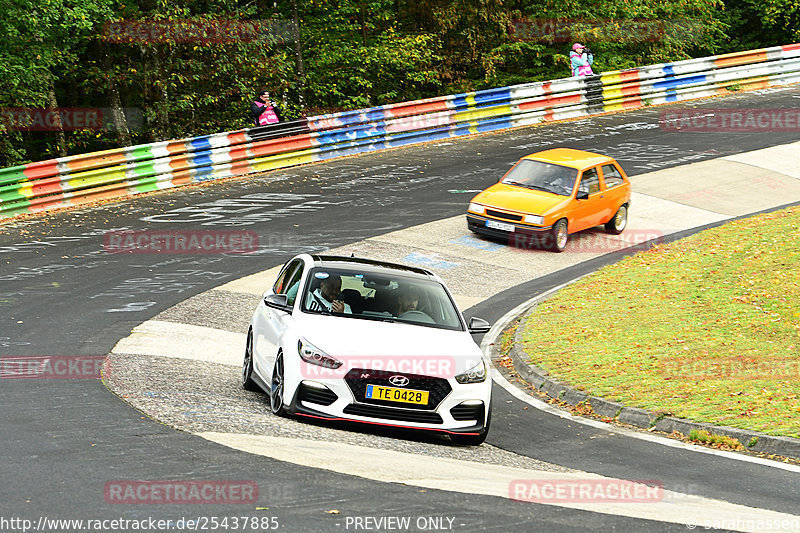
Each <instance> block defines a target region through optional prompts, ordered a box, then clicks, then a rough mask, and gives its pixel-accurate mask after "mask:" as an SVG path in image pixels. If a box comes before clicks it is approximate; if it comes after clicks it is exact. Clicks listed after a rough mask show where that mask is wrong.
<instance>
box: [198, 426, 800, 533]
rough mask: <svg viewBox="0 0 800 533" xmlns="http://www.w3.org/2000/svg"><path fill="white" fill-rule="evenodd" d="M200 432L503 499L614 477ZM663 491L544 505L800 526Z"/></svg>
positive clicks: (232, 443)
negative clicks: (631, 498)
mask: <svg viewBox="0 0 800 533" xmlns="http://www.w3.org/2000/svg"><path fill="white" fill-rule="evenodd" d="M198 435H199V436H201V437H203V438H205V439H207V440H210V441H212V442H216V443H218V444H222V445H224V446H228V447H230V448H234V449H237V450H241V451H244V452H248V453H254V454H257V455H262V456H266V457H271V458H273V459H277V460H279V461H287V462H291V463H294V464H298V465H302V466H309V467H313V468H324V469H325V470H331V471H333V472H339V473H341V474H346V475H350V476H358V477H361V478H366V479H373V480H376V481H383V482H389V483H402V484H404V485H411V486H414V487H424V488H429V489H438V490H446V491H451V492H460V493H464V494H482V495H486V496H497V497H500V498H510V496H511V495H510V494H509V487H511V483H512V482H514V481H519V480H527V481H538V482H543V481H546V482H551V483H553V484H558V483H562V484H563V485H566V484H569V483H575V482H578V481H595V480H605V481H608V482H613V481H615V480H614V479H613V478H607V477H604V476H600V475H597V474H591V473H586V472H548V471H542V470H527V469H523V468H512V467H507V466H500V465H490V464H484V463H473V462H469V461H461V460H457V459H448V458H437V457H426V456H424V455H415V454H411V453H405V452H398V451H393V450H379V449H375V448H363V447H361V446H353V445H350V444H344V443H339V442H329V441H298V440H297V439H293V438H285V437H272V436H264V435H246V434H239V433H214V432H208V433H198ZM663 494H664V497H663V499H662V500H660V501H649V502H644V503H609V502H608V501H607V500H606V501H602V502H597V501H595V502H592V501H584V502H582V501H579V502H556V501H553V502H552V503H547V504H545V505H554V506H557V507H566V508H570V509H582V510H585V511H591V512H595V513H603V514H610V515H616V516H627V517H630V518H641V519H645V520H658V521H660V522H670V523H673V524H692V525H695V526H701V527H702V526H703V525H704V524H705V523H706V521H707V520H709V518H710V517H713V520H714V521H717V522H721V523H737V522H742V523H745V522H747V521H754V522H760V523H762V524H765V523H773V524H778V523H780V521H788V522H789V523H791V521H792V520H794V521H795V523H796V524H798V525H800V517H799V516H793V515H789V514H784V513H778V512H774V511H768V510H763V509H756V508H753V507H746V506H744V505H736V504H732V503H728V502H724V501H720V500H712V499H708V498H703V497H701V496H692V495H686V494H680V493H676V492H671V491H664V492H663ZM767 521H771V522H767ZM745 527H746V526H743V527H740V528H739V529H736V531H748V529H746V528H745ZM728 529H730V528H728ZM759 531H786V529H785V528H784V529H777V528H765V529H759Z"/></svg>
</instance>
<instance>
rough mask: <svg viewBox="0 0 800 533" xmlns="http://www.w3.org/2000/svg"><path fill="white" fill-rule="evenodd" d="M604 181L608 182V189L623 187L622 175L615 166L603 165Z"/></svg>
mask: <svg viewBox="0 0 800 533" xmlns="http://www.w3.org/2000/svg"><path fill="white" fill-rule="evenodd" d="M603 180H604V181H605V182H606V189H610V188H611V187H616V186H617V185H622V181H623V180H622V174H620V172H619V169H618V168H617V167H615V166H614V165H603Z"/></svg>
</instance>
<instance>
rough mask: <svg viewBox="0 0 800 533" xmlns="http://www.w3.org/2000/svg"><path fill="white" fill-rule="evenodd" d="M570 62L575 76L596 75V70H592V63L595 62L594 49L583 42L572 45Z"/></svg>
mask: <svg viewBox="0 0 800 533" xmlns="http://www.w3.org/2000/svg"><path fill="white" fill-rule="evenodd" d="M569 62H570V64H571V66H572V75H573V76H593V75H594V72H592V63H594V56H593V55H592V51H591V50H589V49H588V48H586V47H585V46H583V45H582V44H581V43H575V44H573V45H572V52H571V53H570V54H569Z"/></svg>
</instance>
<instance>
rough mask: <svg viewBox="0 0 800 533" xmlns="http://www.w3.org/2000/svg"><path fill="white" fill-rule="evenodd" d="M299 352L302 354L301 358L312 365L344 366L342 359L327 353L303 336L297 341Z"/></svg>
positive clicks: (326, 366)
mask: <svg viewBox="0 0 800 533" xmlns="http://www.w3.org/2000/svg"><path fill="white" fill-rule="evenodd" d="M297 353H299V354H300V358H301V359H302V360H303V361H305V362H306V363H311V364H312V365H318V366H324V367H325V368H339V367H340V366H342V362H341V361H339V360H338V359H336V358H335V357H331V356H330V355H328V354H326V353H325V352H323V351H322V350H320V349H319V348H317V347H316V346H314V345H313V344H311V343H310V342H308V341H307V340H306V339H304V338H302V337H300V340H298V341H297Z"/></svg>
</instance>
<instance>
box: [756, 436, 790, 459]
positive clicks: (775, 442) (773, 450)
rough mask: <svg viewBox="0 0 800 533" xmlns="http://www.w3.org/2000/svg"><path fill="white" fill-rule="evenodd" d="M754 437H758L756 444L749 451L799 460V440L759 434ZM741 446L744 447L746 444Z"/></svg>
mask: <svg viewBox="0 0 800 533" xmlns="http://www.w3.org/2000/svg"><path fill="white" fill-rule="evenodd" d="M756 436H757V437H758V442H757V443H755V444H754V445H753V446H752V447H751V448H749V449H750V450H753V451H755V452H760V453H770V454H774V455H783V456H785V457H794V458H798V459H800V439H794V438H792V437H773V436H771V435H759V434H756ZM743 444H744V445H745V447H746V446H747V444H748V443H743Z"/></svg>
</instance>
